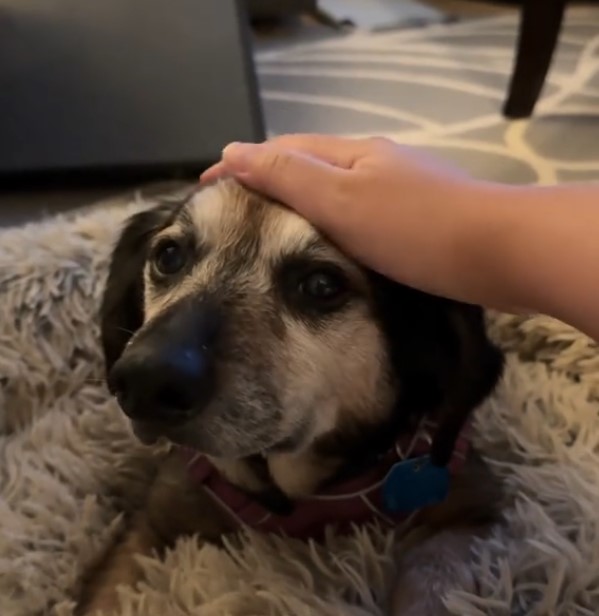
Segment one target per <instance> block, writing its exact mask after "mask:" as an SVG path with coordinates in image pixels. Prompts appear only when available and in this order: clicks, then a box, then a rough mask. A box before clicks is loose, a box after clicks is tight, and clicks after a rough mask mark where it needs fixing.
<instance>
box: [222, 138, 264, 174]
mask: <svg viewBox="0 0 599 616" xmlns="http://www.w3.org/2000/svg"><path fill="white" fill-rule="evenodd" d="M255 147H256V145H255V144H253V143H240V142H239V141H234V142H233V143H230V144H229V145H228V146H226V147H225V148H224V149H223V152H222V156H223V160H224V161H225V162H226V163H227V165H228V166H229V167H231V168H232V170H233V171H235V172H243V171H245V170H246V169H247V168H248V165H249V161H250V158H251V156H252V153H253V151H254V149H255Z"/></svg>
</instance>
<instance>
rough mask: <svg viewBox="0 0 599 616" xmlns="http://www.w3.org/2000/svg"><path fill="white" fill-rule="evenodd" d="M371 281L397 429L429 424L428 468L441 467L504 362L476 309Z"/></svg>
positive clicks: (373, 277)
mask: <svg viewBox="0 0 599 616" xmlns="http://www.w3.org/2000/svg"><path fill="white" fill-rule="evenodd" d="M369 276H370V278H371V286H372V289H373V291H374V305H375V310H376V311H377V312H378V319H379V321H380V323H381V326H382V328H383V331H384V333H385V336H386V338H387V340H388V344H389V351H390V355H391V362H392V365H393V370H394V372H395V376H396V379H397V382H398V390H399V400H398V405H397V413H398V415H399V416H400V418H399V419H400V423H401V420H402V419H409V420H411V423H413V422H414V421H417V420H418V419H419V418H420V417H422V416H424V415H425V414H426V415H429V416H430V417H431V418H434V419H435V420H436V422H437V425H438V428H437V430H436V432H435V434H434V435H433V442H432V444H431V454H430V455H431V460H432V462H433V463H434V464H437V465H439V466H445V465H446V464H447V463H448V462H449V460H450V458H451V455H452V453H453V450H454V447H455V444H456V441H457V438H458V436H459V434H460V431H461V430H462V428H463V427H464V424H465V423H466V421H467V420H468V418H469V417H470V415H471V413H472V412H473V411H474V410H475V409H476V407H477V406H479V405H480V404H481V403H482V402H483V401H484V400H485V398H486V397H487V396H489V395H490V394H491V393H492V391H493V389H494V387H495V385H496V384H497V382H498V380H499V378H500V376H501V373H502V370H503V354H502V353H501V351H499V349H497V347H495V346H494V345H493V343H492V342H491V341H490V340H489V338H488V336H487V332H486V327H485V320H484V313H483V311H482V309H481V308H480V307H478V306H472V305H468V304H463V303H460V302H455V301H452V300H448V299H444V298H440V297H434V296H432V295H428V294H426V293H422V292H420V291H416V290H414V289H410V288H408V287H405V286H403V285H400V284H397V283H395V282H393V281H391V280H388V279H387V278H385V277H383V276H380V275H378V274H373V273H370V274H369Z"/></svg>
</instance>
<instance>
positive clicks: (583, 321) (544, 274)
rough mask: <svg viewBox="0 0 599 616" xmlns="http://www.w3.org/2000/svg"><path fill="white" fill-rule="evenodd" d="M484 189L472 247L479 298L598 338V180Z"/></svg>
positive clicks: (475, 282)
mask: <svg viewBox="0 0 599 616" xmlns="http://www.w3.org/2000/svg"><path fill="white" fill-rule="evenodd" d="M480 190H481V194H484V198H485V204H484V207H479V210H478V211H479V212H480V214H477V216H479V220H477V222H476V223H475V225H474V226H475V228H478V229H479V233H478V238H477V239H476V240H475V241H473V243H472V246H473V248H472V249H471V250H472V258H473V259H475V261H474V264H475V266H476V259H478V266H476V267H475V270H476V275H474V276H473V277H472V283H474V285H477V284H478V285H479V289H478V290H477V291H476V292H477V293H479V294H480V301H481V303H486V304H487V305H492V306H496V307H501V308H506V307H507V308H512V309H522V310H529V311H534V312H543V313H545V314H549V315H551V316H554V317H556V318H559V319H561V320H563V321H565V322H567V323H569V324H571V325H573V326H574V327H577V328H578V329H580V330H582V331H584V332H585V333H587V334H589V335H590V336H592V337H594V338H595V339H599V281H598V270H599V184H597V185H586V186H574V185H570V186H568V185H566V186H559V187H550V188H549V187H512V188H510V187H499V186H489V185H487V186H484V187H482V188H481V189H480ZM480 205H482V204H480ZM470 207H473V206H470ZM477 255H478V257H477Z"/></svg>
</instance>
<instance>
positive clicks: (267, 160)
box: [223, 143, 349, 225]
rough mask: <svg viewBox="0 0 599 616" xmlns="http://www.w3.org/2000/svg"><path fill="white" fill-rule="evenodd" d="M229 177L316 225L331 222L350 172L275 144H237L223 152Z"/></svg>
mask: <svg viewBox="0 0 599 616" xmlns="http://www.w3.org/2000/svg"><path fill="white" fill-rule="evenodd" d="M223 163H224V165H225V167H226V170H227V172H228V173H230V174H232V175H234V176H235V177H237V178H238V179H239V180H240V181H242V182H243V183H244V184H246V185H247V186H249V187H250V188H253V189H255V190H258V191H259V192H262V193H264V194H267V195H269V196H271V197H273V198H274V199H276V200H278V201H281V202H282V203H285V204H287V205H289V206H290V207H292V208H293V209H295V210H297V211H298V212H300V213H301V214H303V215H304V216H306V217H308V218H310V219H311V220H312V221H313V222H314V223H315V224H317V225H318V224H320V223H323V222H326V220H327V219H328V218H330V212H327V210H328V209H329V206H328V205H327V207H323V204H331V205H332V204H333V203H337V202H338V199H337V196H338V192H339V187H340V185H341V184H342V183H343V182H344V181H345V180H346V179H347V174H348V173H349V172H348V171H346V170H344V169H340V168H338V167H335V166H333V165H330V164H329V163H327V162H324V161H322V160H318V159H317V158H314V157H311V156H308V155H306V154H303V153H300V152H297V151H294V150H287V149H282V148H281V147H278V146H277V145H275V144H272V143H265V144H240V143H235V144H231V145H229V146H227V147H226V148H225V149H224V150H223Z"/></svg>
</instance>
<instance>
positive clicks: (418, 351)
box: [102, 180, 501, 462]
mask: <svg viewBox="0 0 599 616" xmlns="http://www.w3.org/2000/svg"><path fill="white" fill-rule="evenodd" d="M102 337H103V346H104V352H105V356H106V362H107V369H108V382H109V386H110V388H111V391H112V392H113V393H114V394H115V395H116V397H117V399H118V401H119V403H120V405H121V407H122V409H123V410H124V412H125V413H126V414H127V415H128V416H129V417H130V418H131V419H132V421H133V426H134V430H135V431H136V433H137V434H138V435H139V436H140V438H142V439H154V438H155V437H158V436H166V437H167V438H169V439H170V440H172V441H173V442H176V443H180V444H185V445H188V446H191V447H193V448H195V449H197V450H199V451H201V452H204V453H205V454H207V455H210V456H213V457H217V458H242V457H246V456H251V455H253V454H258V453H262V454H265V455H267V456H268V455H274V454H277V453H279V454H280V453H294V452H300V451H306V450H307V449H309V448H315V447H317V448H319V451H320V452H321V453H322V454H323V455H331V456H336V457H341V458H343V457H347V456H351V457H354V458H355V457H360V456H362V455H366V454H368V453H376V452H377V451H376V450H378V449H379V448H381V447H385V446H388V445H389V442H390V441H391V440H393V439H394V438H395V437H396V436H397V433H398V432H399V431H401V430H403V429H408V428H410V427H412V426H413V424H414V422H415V421H417V420H418V418H419V417H421V416H422V414H423V413H431V414H437V416H438V417H439V418H440V421H441V429H440V432H439V439H438V440H439V444H438V446H437V449H438V456H439V459H440V461H441V462H442V460H441V458H443V457H446V454H447V451H449V452H450V450H451V448H452V447H453V441H454V440H455V436H456V435H457V432H458V431H459V429H460V428H461V426H462V424H463V422H464V420H465V419H466V417H467V415H468V414H469V412H470V411H471V410H472V409H473V408H474V407H475V406H476V405H477V404H478V403H480V402H481V400H482V399H483V398H484V397H485V396H486V395H487V394H488V393H489V392H490V391H491V389H492V387H493V386H494V384H495V382H496V380H497V378H498V375H499V373H500V369H501V368H500V367H501V357H500V355H499V353H498V352H497V351H496V349H495V348H494V347H493V346H492V345H491V344H490V343H489V341H488V340H487V338H486V334H485V331H484V324H483V319H482V314H481V311H480V310H479V309H478V308H475V307H472V306H466V305H463V304H459V303H455V302H451V301H448V300H443V299H440V298H435V297H432V296H429V295H426V294H423V293H419V292H417V291H414V290H412V289H408V288H406V287H404V286H402V285H399V284H396V283H392V282H391V281H389V280H387V279H385V278H383V277H382V276H379V275H377V274H375V273H373V272H370V271H368V270H366V269H364V268H362V267H361V266H359V265H357V264H356V263H355V262H354V261H352V260H351V259H349V258H348V257H346V256H345V255H343V254H342V253H341V252H340V251H339V250H338V249H337V248H335V247H334V246H333V245H332V244H331V243H330V242H329V241H327V240H326V239H325V238H324V237H323V236H322V235H320V234H319V233H318V232H317V231H316V230H315V229H314V228H313V227H312V226H311V225H310V224H309V223H308V222H307V221H306V220H304V219H303V218H301V217H300V216H298V215H297V214H295V213H294V212H292V211H291V210H289V209H286V208H284V207H282V206H280V205H276V204H273V203H268V202H267V201H266V200H265V199H264V198H262V197H260V196H258V195H256V194H253V193H250V192H248V191H246V190H245V189H242V188H241V187H240V186H239V185H237V184H236V183H234V182H233V181H231V180H227V181H221V182H219V183H217V184H214V185H211V186H209V187H207V188H204V189H202V190H200V191H198V192H197V193H195V194H194V195H193V196H192V197H191V198H190V199H189V200H187V201H186V202H184V203H179V204H166V205H161V206H159V207H157V208H155V209H153V210H149V211H145V212H142V213H140V214H137V215H136V216H134V217H133V218H132V219H131V220H130V221H129V223H128V225H127V227H126V228H125V230H124V232H123V234H122V236H121V238H120V241H119V242H118V245H117V247H116V249H115V251H114V254H113V257H112V263H111V268H110V273H109V278H108V283H107V288H106V293H105V297H104V303H103V306H102Z"/></svg>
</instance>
